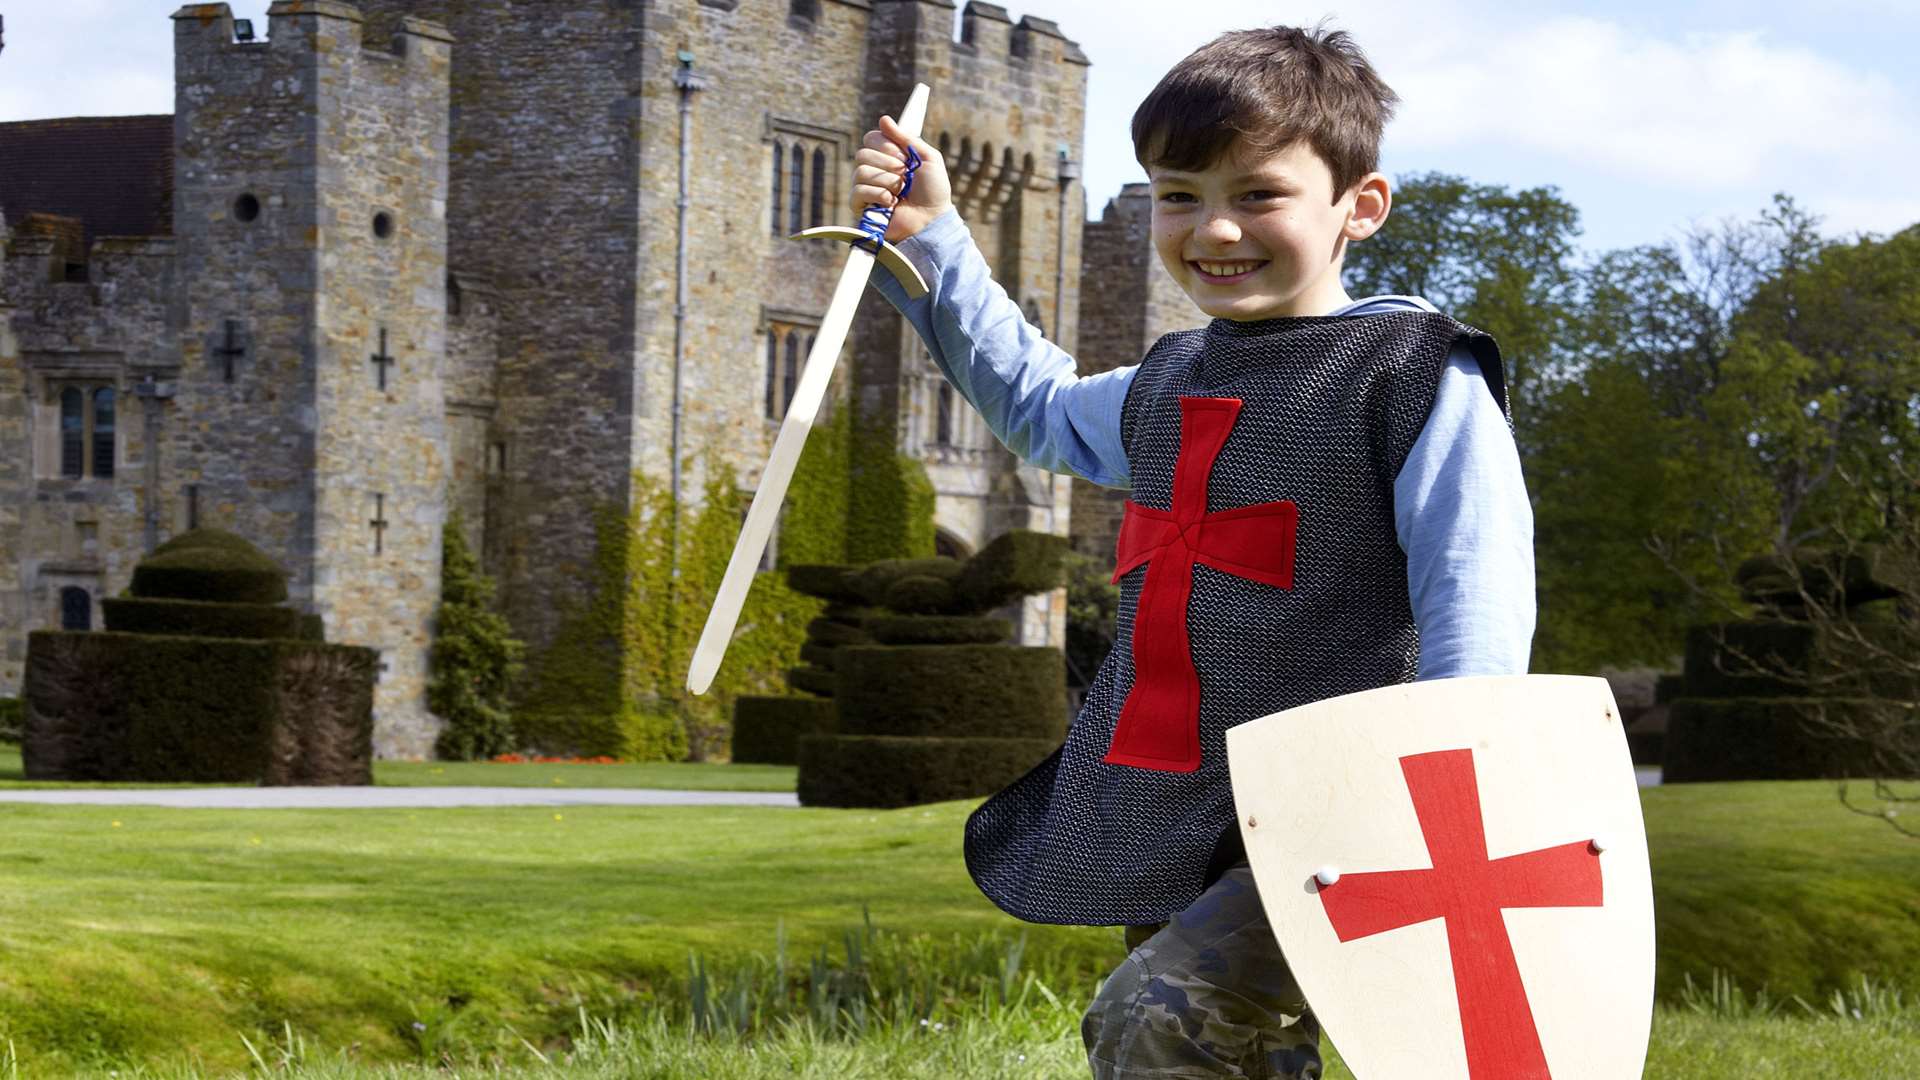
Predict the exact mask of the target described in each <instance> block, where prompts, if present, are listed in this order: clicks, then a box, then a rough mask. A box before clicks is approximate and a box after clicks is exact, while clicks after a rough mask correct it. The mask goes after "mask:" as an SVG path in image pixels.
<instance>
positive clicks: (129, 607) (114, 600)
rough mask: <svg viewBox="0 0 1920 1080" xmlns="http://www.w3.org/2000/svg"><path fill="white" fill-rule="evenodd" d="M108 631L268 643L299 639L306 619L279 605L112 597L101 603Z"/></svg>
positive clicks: (314, 617) (316, 617)
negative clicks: (274, 639)
mask: <svg viewBox="0 0 1920 1080" xmlns="http://www.w3.org/2000/svg"><path fill="white" fill-rule="evenodd" d="M100 606H101V608H102V609H103V610H104V611H105V612H106V617H107V629H108V630H112V631H116V632H120V633H127V634H175V635H179V636H181V637H218V638H244V639H247V640H265V639H268V638H284V639H288V640H295V639H300V638H302V636H303V625H302V624H303V622H304V620H305V619H306V618H313V619H316V620H317V619H318V618H319V616H317V615H315V616H303V615H302V614H301V613H300V612H298V611H295V610H294V609H292V608H289V607H280V606H279V605H276V604H216V603H209V602H207V601H204V600H142V599H138V598H129V597H109V598H107V599H104V600H101V601H100Z"/></svg>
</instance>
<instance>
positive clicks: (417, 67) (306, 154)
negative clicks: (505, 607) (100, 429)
mask: <svg viewBox="0 0 1920 1080" xmlns="http://www.w3.org/2000/svg"><path fill="white" fill-rule="evenodd" d="M267 19H268V23H269V33H268V37H267V40H266V41H263V42H253V41H236V40H235V37H234V25H233V18H232V15H231V12H230V10H229V8H228V6H227V5H226V4H224V3H218V4H189V5H187V6H186V7H183V8H181V9H180V10H179V11H178V12H176V13H175V14H174V16H173V20H174V46H175V49H174V58H175V75H174V78H175V112H174V120H173V122H174V136H175V157H176V165H175V168H176V175H175V185H174V200H173V221H174V232H175V235H176V238H177V244H178V257H177V264H176V267H175V274H176V278H177V281H176V285H175V291H174V296H175V304H174V320H175V326H174V330H175V331H176V333H177V337H178V342H179V348H180V353H181V358H180V370H179V375H178V384H177V390H176V395H175V398H174V415H176V416H178V417H182V418H190V419H189V420H188V422H180V423H172V424H169V425H167V428H166V434H165V437H164V439H163V442H162V446H161V451H160V452H161V455H162V458H163V460H164V462H165V468H166V469H167V471H168V474H169V475H170V477H171V479H172V480H173V485H172V488H173V490H175V491H177V492H178V493H179V494H178V496H177V499H176V501H177V506H176V520H175V522H174V523H173V524H174V528H175V529H176V530H177V529H179V528H184V527H189V526H192V525H211V526H218V527H221V528H227V529H231V530H233V531H235V532H238V533H241V534H242V535H245V536H247V537H248V538H250V539H252V540H254V541H255V542H256V543H258V544H259V545H260V546H261V547H262V548H263V549H264V550H266V551H267V552H268V553H269V554H271V555H272V556H273V557H274V558H276V559H278V560H279V561H280V562H281V563H282V565H284V566H285V567H286V568H287V570H288V572H289V575H290V576H289V581H288V588H289V591H290V593H291V595H292V599H293V600H294V601H295V602H296V603H298V604H301V605H302V606H304V607H305V608H306V609H307V610H309V611H312V612H316V613H318V614H319V615H321V616H322V619H323V621H324V623H325V626H326V633H327V637H328V640H330V641H337V642H342V643H349V644H356V645H367V646H371V647H374V648H378V649H380V650H381V651H382V654H383V659H384V661H385V671H384V673H383V675H382V677H381V682H380V684H379V687H378V690H377V693H376V698H375V714H376V717H377V730H376V736H375V751H376V753H378V754H380V755H382V756H393V755H416V754H428V753H431V751H432V736H433V734H434V732H435V726H436V725H435V724H434V722H433V721H432V719H431V718H430V717H429V716H428V714H427V712H426V702H425V685H426V656H427V646H428V643H429V638H430V625H431V619H432V617H433V614H434V610H435V606H436V604H437V602H438V598H439V580H440V536H441V529H442V526H443V523H444V520H445V517H446V489H447V482H448V468H447V439H446V424H445V417H446V407H445V392H444V389H443V374H444V372H443V368H444V365H445V359H444V358H445V352H446V334H447V316H446V309H445V303H446V278H447V229H446V204H447V168H446V162H447V122H448V93H449V92H448V85H449V65H450V59H451V57H450V49H451V44H452V39H451V37H450V36H449V35H448V34H447V33H446V32H445V31H444V30H443V29H441V28H440V27H438V26H436V25H434V24H431V23H426V22H421V21H418V20H406V21H405V22H403V23H402V25H401V26H400V27H399V29H398V32H397V33H395V34H394V35H393V36H392V38H391V39H390V41H385V42H380V43H379V44H378V46H376V47H363V44H362V26H363V22H362V17H361V14H360V12H359V11H358V10H357V9H356V8H355V7H353V6H351V5H348V4H344V3H339V2H336V0H280V2H276V3H275V4H273V6H272V7H271V8H270V9H269V11H268V13H267Z"/></svg>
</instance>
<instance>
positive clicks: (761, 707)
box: [733, 697, 834, 765]
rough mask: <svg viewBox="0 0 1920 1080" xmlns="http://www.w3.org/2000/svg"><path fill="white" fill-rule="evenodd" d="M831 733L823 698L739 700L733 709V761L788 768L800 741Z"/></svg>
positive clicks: (826, 702) (827, 702)
mask: <svg viewBox="0 0 1920 1080" xmlns="http://www.w3.org/2000/svg"><path fill="white" fill-rule="evenodd" d="M833 730H834V707H833V702H832V700H830V699H827V698H800V697H742V698H740V699H739V700H738V701H736V702H734V706H733V760H734V761H736V762H739V763H741V764H759V765H792V764H794V762H796V761H797V760H799V758H798V754H799V749H800V739H801V737H802V736H805V735H826V734H831V733H832V732H833Z"/></svg>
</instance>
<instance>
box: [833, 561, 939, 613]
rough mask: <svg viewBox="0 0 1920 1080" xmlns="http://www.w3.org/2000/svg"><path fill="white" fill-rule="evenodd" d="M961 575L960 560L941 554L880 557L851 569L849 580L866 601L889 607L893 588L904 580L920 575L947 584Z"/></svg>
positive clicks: (848, 575)
mask: <svg viewBox="0 0 1920 1080" xmlns="http://www.w3.org/2000/svg"><path fill="white" fill-rule="evenodd" d="M959 576H960V563H959V562H958V561H957V560H955V559H949V558H946V557H944V556H939V557H935V558H931V559H881V560H879V561H878V562H873V563H869V564H867V565H866V566H862V567H859V568H857V569H855V570H853V571H851V572H849V573H848V574H847V578H846V580H847V583H848V584H849V585H850V586H852V588H853V590H854V591H855V592H856V593H857V594H859V596H860V597H861V598H862V599H863V600H864V601H865V602H866V603H869V604H873V605H876V606H880V607H889V608H890V607H892V606H893V600H892V599H891V597H892V596H893V590H894V588H895V586H897V585H899V584H900V583H901V582H903V581H907V580H909V579H913V578H921V579H926V580H930V581H934V582H940V583H948V582H951V581H953V580H954V579H955V578H957V577H959ZM922 588H924V586H923V587H922ZM903 595H904V594H903ZM895 610H898V609H895Z"/></svg>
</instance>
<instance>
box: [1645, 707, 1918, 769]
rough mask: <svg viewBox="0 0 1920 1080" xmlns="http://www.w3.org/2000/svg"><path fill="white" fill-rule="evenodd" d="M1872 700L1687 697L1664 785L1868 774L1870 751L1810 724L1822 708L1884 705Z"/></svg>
mask: <svg viewBox="0 0 1920 1080" xmlns="http://www.w3.org/2000/svg"><path fill="white" fill-rule="evenodd" d="M1883 707H1885V705H1884V703H1876V702H1874V701H1871V700H1847V699H1820V700H1815V699H1809V698H1793V697H1771V696H1770V697H1749V698H1718V699H1705V698H1683V699H1681V700H1679V701H1676V702H1674V703H1673V705H1672V706H1671V710H1672V711H1671V713H1670V714H1669V716H1668V720H1667V735H1666V747H1665V751H1664V756H1663V760H1662V763H1661V766H1662V767H1661V779H1662V781H1663V782H1664V783H1670V784H1679V783H1692V782H1701V781H1714V780H1812V779H1817V778H1821V777H1835V778H1837V777H1845V776H1856V777H1858V776H1865V775H1870V774H1871V773H1872V771H1873V765H1872V761H1871V757H1870V748H1869V747H1867V746H1866V745H1865V744H1862V743H1858V742H1848V741H1842V740H1838V739H1834V738H1827V737H1823V736H1821V735H1819V734H1816V733H1815V732H1814V731H1813V730H1810V729H1809V726H1808V721H1809V719H1810V718H1811V717H1812V716H1813V710H1814V709H1815V708H1824V709H1828V710H1840V711H1841V712H1842V713H1844V712H1845V711H1848V710H1868V709H1873V708H1883Z"/></svg>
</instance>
